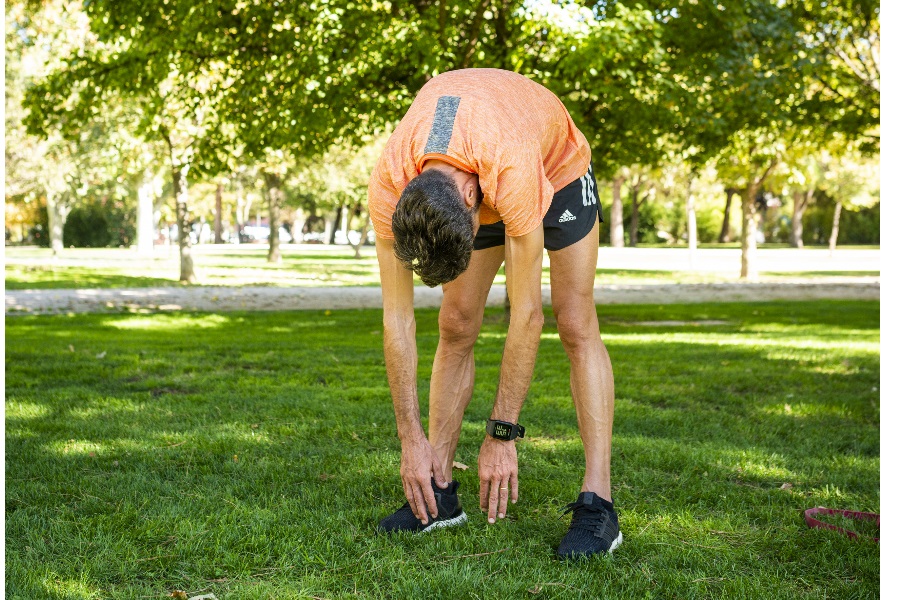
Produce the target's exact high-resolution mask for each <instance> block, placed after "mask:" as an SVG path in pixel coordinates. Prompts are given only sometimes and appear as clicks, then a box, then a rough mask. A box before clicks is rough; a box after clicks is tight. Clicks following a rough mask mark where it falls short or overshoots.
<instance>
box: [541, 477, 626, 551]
mask: <svg viewBox="0 0 900 600" xmlns="http://www.w3.org/2000/svg"><path fill="white" fill-rule="evenodd" d="M565 513H572V523H571V524H570V525H569V531H568V533H566V535H565V537H564V538H563V540H562V543H560V545H559V549H558V550H557V551H556V553H557V554H558V555H559V556H560V557H561V558H583V557H587V556H591V555H593V554H610V553H612V551H613V550H615V549H616V548H618V547H619V544H621V543H622V532H621V531H619V516H618V515H617V514H616V511H615V509H614V508H613V505H612V502H607V501H606V500H604V499H603V498H601V497H600V496H598V495H597V494H595V493H593V492H581V493H580V494H578V500H576V501H575V502H572V503H571V504H567V505H566V509H565V511H564V512H563V514H565Z"/></svg>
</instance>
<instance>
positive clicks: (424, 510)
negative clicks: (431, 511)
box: [410, 484, 428, 523]
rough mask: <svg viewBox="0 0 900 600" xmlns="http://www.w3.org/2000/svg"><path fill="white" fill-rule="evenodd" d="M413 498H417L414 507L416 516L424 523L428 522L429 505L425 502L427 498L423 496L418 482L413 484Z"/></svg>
mask: <svg viewBox="0 0 900 600" xmlns="http://www.w3.org/2000/svg"><path fill="white" fill-rule="evenodd" d="M410 487H411V488H412V492H413V498H415V500H416V502H415V508H413V514H414V515H416V518H417V519H419V520H420V521H422V522H423V523H426V522H428V505H426V504H425V498H424V497H423V496H422V490H421V489H419V486H418V485H416V484H411V485H410Z"/></svg>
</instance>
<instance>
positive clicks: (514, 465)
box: [478, 226, 544, 523]
mask: <svg viewBox="0 0 900 600" xmlns="http://www.w3.org/2000/svg"><path fill="white" fill-rule="evenodd" d="M543 258H544V230H543V227H540V226H539V227H538V228H537V229H535V230H534V231H533V232H531V233H529V234H526V235H523V236H520V237H510V238H507V239H506V290H507V293H508V294H509V303H510V307H511V312H510V320H509V332H508V333H507V336H506V345H505V346H504V347H503V360H502V362H501V363H500V383H499V385H498V388H497V398H496V400H495V401H494V409H493V411H491V418H492V419H498V420H501V421H509V422H510V423H517V422H518V419H519V413H520V412H521V410H522V405H523V404H524V402H525V396H526V394H527V393H528V388H529V386H530V385H531V376H532V374H533V373H534V362H535V359H536V357H537V349H538V345H539V344H540V341H541V329H542V328H543V325H544V311H543V307H542V303H541V267H542V261H543ZM478 474H479V478H480V479H481V508H482V509H483V510H487V511H488V522H489V523H493V522H494V521H495V518H496V517H497V516H498V515H499V517H500V518H501V519H502V518H503V517H504V516H505V515H506V507H507V501H508V500H509V499H512V501H513V503H515V502H516V501H517V500H518V499H519V480H518V459H517V456H516V446H515V442H514V441H508V442H507V441H501V440H496V439H494V438H492V437H490V436H486V437H485V440H484V443H483V444H482V446H481V452H480V454H479V456H478Z"/></svg>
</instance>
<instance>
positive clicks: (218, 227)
mask: <svg viewBox="0 0 900 600" xmlns="http://www.w3.org/2000/svg"><path fill="white" fill-rule="evenodd" d="M222 187H223V186H222V183H221V182H219V184H218V185H217V186H216V220H215V225H214V227H215V239H214V240H213V243H214V244H221V243H223V240H222Z"/></svg>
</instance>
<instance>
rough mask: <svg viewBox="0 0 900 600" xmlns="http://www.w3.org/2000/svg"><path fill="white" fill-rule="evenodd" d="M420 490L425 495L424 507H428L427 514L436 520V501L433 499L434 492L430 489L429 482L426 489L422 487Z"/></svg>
mask: <svg viewBox="0 0 900 600" xmlns="http://www.w3.org/2000/svg"><path fill="white" fill-rule="evenodd" d="M421 490H422V493H423V494H424V495H425V505H426V506H427V507H428V514H429V515H431V516H432V518H434V519H437V516H438V510H437V501H436V500H435V499H434V490H433V489H431V481H429V482H428V484H427V487H426V486H422V487H421Z"/></svg>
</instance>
